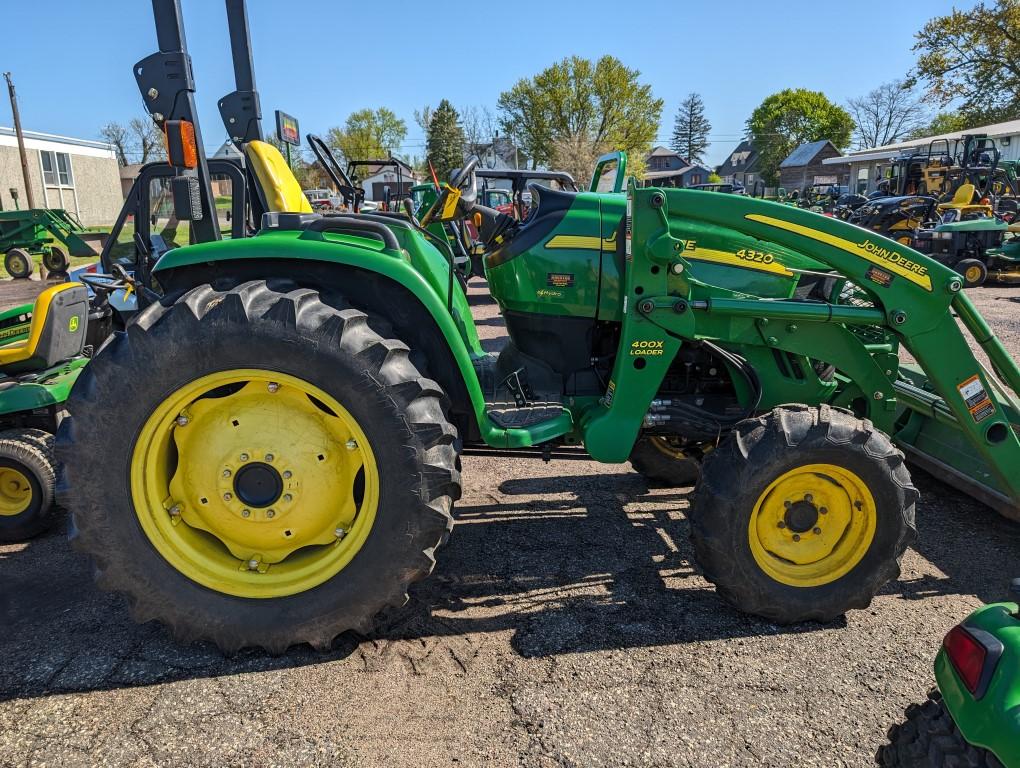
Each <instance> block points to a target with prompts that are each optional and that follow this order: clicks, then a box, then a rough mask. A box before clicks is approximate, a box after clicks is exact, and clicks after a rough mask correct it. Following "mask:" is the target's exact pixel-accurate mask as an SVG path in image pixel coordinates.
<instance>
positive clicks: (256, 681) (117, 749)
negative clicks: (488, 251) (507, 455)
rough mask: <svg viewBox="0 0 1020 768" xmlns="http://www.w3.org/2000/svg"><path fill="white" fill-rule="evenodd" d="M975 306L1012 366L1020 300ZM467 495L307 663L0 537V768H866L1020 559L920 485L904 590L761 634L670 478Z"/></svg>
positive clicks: (992, 522)
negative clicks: (712, 574)
mask: <svg viewBox="0 0 1020 768" xmlns="http://www.w3.org/2000/svg"><path fill="white" fill-rule="evenodd" d="M2 292H3V288H2V287H0V295H2ZM472 293H473V294H474V296H473V299H474V301H475V304H476V310H477V315H478V317H479V319H480V321H481V325H480V330H481V331H482V333H483V335H484V336H485V337H486V344H487V345H488V346H490V347H491V348H493V349H495V348H498V346H499V344H500V343H501V341H500V339H501V337H502V333H503V331H502V327H501V323H500V322H499V319H498V315H497V314H496V312H495V309H494V307H493V305H492V304H491V302H489V301H488V300H487V299H486V297H485V296H484V293H483V287H482V285H481V284H476V287H475V288H473V290H472ZM972 296H973V298H974V299H975V300H976V302H977V303H978V305H979V307H980V308H981V310H982V311H983V312H984V313H985V316H986V317H987V318H988V319H989V321H990V322H991V323H992V325H993V327H995V328H996V330H997V331H998V332H999V333H1000V334H1001V337H1002V339H1003V341H1004V342H1005V343H1006V344H1007V345H1008V347H1009V348H1010V350H1011V352H1012V353H1013V354H1014V355H1015V356H1018V357H1020V307H1018V306H1017V304H1018V303H1020V288H1015V287H1014V288H988V289H979V290H975V291H973V292H972ZM464 480H465V487H464V497H463V500H462V501H461V502H460V503H459V504H458V507H457V514H458V524H457V527H456V530H455V531H454V534H453V537H452V539H451V541H450V543H449V545H448V546H447V547H446V548H445V549H444V550H443V551H442V552H441V555H440V558H439V565H438V567H437V569H436V572H435V573H434V574H433V576H432V577H431V578H430V579H429V580H428V581H427V582H425V583H423V584H422V585H420V586H419V588H418V589H417V590H416V591H415V592H414V593H413V595H412V601H411V604H410V605H409V606H408V608H407V609H406V610H405V612H404V613H403V614H402V616H401V619H400V620H399V622H398V623H397V624H395V625H394V626H391V627H389V628H388V629H387V630H386V631H384V632H381V633H379V634H378V635H377V636H374V637H371V638H364V639H360V641H359V640H358V639H349V640H341V641H338V643H337V644H336V646H335V648H334V649H333V650H332V651H331V652H329V653H326V654H318V653H314V652H312V651H311V650H309V649H305V648H298V649H292V650H291V651H290V652H289V653H288V654H287V655H285V656H283V657H278V658H273V657H270V656H267V655H265V654H262V653H257V652H246V653H242V654H239V655H237V656H235V657H232V658H224V657H223V656H222V655H220V654H219V653H218V652H217V651H216V650H215V649H213V648H210V647H207V646H190V647H182V646H178V645H176V644H174V643H173V642H171V641H170V640H169V639H168V637H167V635H166V633H165V632H164V631H163V630H162V629H161V628H160V627H159V626H157V625H153V624H148V625H144V626H136V625H134V624H133V623H132V622H131V620H130V618H129V617H128V615H127V611H126V608H125V606H124V604H123V602H122V600H121V599H120V598H117V597H113V596H110V595H107V594H104V593H101V592H99V591H98V590H96V588H95V587H94V586H93V585H92V582H91V580H90V578H89V574H88V569H87V566H86V564H85V562H84V561H83V559H82V558H81V557H80V556H79V555H77V554H74V553H72V552H71V551H69V548H68V547H67V545H66V543H65V541H64V531H56V532H54V533H52V534H51V535H48V536H46V537H43V538H41V539H38V540H35V541H33V542H31V543H29V544H27V545H17V546H6V547H0V658H2V659H3V663H2V666H0V766H4V767H6V766H22V765H47V764H48V765H62V766H76V765H167V764H174V765H194V766H203V765H259V766H261V765H267V766H268V765H331V766H383V765H385V766H452V765H463V766H511V765H520V766H584V767H585V768H587V767H589V766H590V767H595V766H712V767H713V768H715V767H719V766H761V765H767V766H790V765H797V766H864V765H868V764H870V763H872V761H873V759H874V753H875V751H876V749H877V748H878V747H879V746H880V745H881V744H882V743H883V741H884V739H885V732H886V730H887V728H888V727H889V726H890V725H891V724H893V723H896V722H898V721H899V720H901V719H902V713H903V710H904V708H905V707H906V706H907V705H908V704H909V703H911V702H915V701H921V700H923V698H924V694H925V691H926V690H927V689H928V687H929V686H930V685H931V684H932V671H931V664H932V660H933V657H934V654H935V651H936V649H937V647H938V644H939V642H940V640H941V638H942V635H943V634H944V633H945V632H946V630H947V629H948V628H949V627H950V626H952V625H953V624H954V623H956V622H957V621H959V620H960V619H961V618H962V617H963V616H965V615H966V614H967V613H968V612H969V611H971V610H972V609H973V608H975V607H977V606H978V605H979V604H980V603H981V602H982V601H987V600H995V599H999V598H1002V597H1003V596H1004V595H1005V591H1006V586H1007V581H1008V577H1009V576H1010V575H1011V574H1016V573H1017V567H1018V566H1017V563H1018V562H1020V527H1018V526H1016V525H1014V524H1011V523H1009V522H1007V521H1005V520H1003V519H1001V518H999V517H998V516H996V515H995V514H994V513H992V512H990V511H989V510H987V509H986V508H984V507H982V506H980V505H979V504H977V503H975V502H973V501H971V500H970V499H968V498H967V497H965V496H962V495H960V494H959V493H957V492H955V491H954V490H952V489H950V488H948V487H947V486H945V485H942V484H940V483H939V482H937V481H936V480H934V479H932V478H930V477H928V476H926V475H924V474H923V473H921V472H920V471H918V472H915V480H916V482H917V484H918V486H919V487H920V488H921V491H922V494H923V495H922V500H921V502H920V504H919V506H918V510H917V517H918V523H919V528H920V537H919V539H918V541H917V544H916V546H915V547H914V548H913V549H911V550H910V551H908V552H907V554H906V556H905V557H904V560H903V573H902V576H901V578H900V580H899V581H897V582H895V583H892V584H890V585H888V586H887V587H886V588H885V590H884V591H883V592H882V594H881V595H880V596H879V597H878V598H877V599H876V600H875V601H874V603H873V604H872V606H871V609H870V610H865V611H854V612H853V613H851V614H849V615H848V616H847V617H846V619H845V620H844V621H840V622H838V623H836V624H833V625H828V626H819V625H803V626H797V627H792V628H791V627H778V626H775V625H772V624H768V623H765V622H762V621H757V620H755V619H752V618H748V617H746V616H742V615H740V614H738V613H736V612H735V611H733V610H731V609H730V608H728V607H727V606H726V605H725V604H724V603H722V602H721V601H720V600H719V599H717V597H716V596H715V594H714V592H713V590H712V589H711V587H710V585H709V584H707V583H706V582H705V581H704V580H703V579H702V578H701V577H700V576H699V575H698V574H697V572H696V570H695V569H694V567H693V566H692V562H691V561H692V552H691V546H690V543H689V541H688V524H687V521H686V519H685V517H684V511H685V509H686V508H687V505H688V503H689V497H690V489H660V488H649V487H648V485H647V484H646V483H645V481H644V480H643V479H642V478H641V477H640V476H639V475H637V474H635V473H634V472H632V471H631V470H630V468H629V466H628V465H612V466H607V465H599V464H595V463H591V462H580V461H563V462H557V463H552V464H544V463H542V462H541V461H536V460H527V459H517V460H501V459H492V458H480V457H466V458H465V460H464Z"/></svg>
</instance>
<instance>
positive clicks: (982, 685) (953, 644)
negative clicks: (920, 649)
mask: <svg viewBox="0 0 1020 768" xmlns="http://www.w3.org/2000/svg"><path fill="white" fill-rule="evenodd" d="M942 647H943V648H944V649H945V651H946V656H948V657H949V661H950V663H951V664H952V665H953V669H955V670H956V673H957V674H958V675H959V676H960V679H961V680H962V681H963V684H964V685H965V686H966V687H967V690H968V691H970V692H971V694H972V695H973V696H974V698H975V699H980V698H981V697H982V696H984V694H985V691H986V690H987V689H988V683H989V682H990V681H991V679H992V673H993V672H995V666H996V664H998V662H999V657H1000V656H1001V655H1002V650H1003V647H1002V643H1001V642H999V641H998V640H997V639H996V638H995V637H993V636H992V635H990V634H988V633H987V632H985V631H983V630H980V629H976V628H974V627H967V626H966V625H964V624H960V625H958V626H955V627H953V628H952V629H951V630H949V634H948V635H946V638H945V640H943V641H942Z"/></svg>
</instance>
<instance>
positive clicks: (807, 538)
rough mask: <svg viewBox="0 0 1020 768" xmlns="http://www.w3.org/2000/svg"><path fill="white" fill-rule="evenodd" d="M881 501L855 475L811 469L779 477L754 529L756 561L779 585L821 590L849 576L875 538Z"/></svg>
mask: <svg viewBox="0 0 1020 768" xmlns="http://www.w3.org/2000/svg"><path fill="white" fill-rule="evenodd" d="M876 522H877V515H876V510H875V500H874V497H872V495H871V491H870V490H869V489H868V487H867V485H866V484H865V483H864V481H863V480H861V478H860V477H858V476H857V475H856V474H855V473H853V472H851V471H850V470H848V469H845V468H843V467H838V466H835V465H833V464H807V465H804V466H801V467H797V468H796V469H791V470H790V471H788V472H785V473H783V474H782V475H780V476H779V477H778V478H776V479H775V480H774V481H772V483H771V484H770V485H769V487H768V488H766V489H765V491H764V493H762V494H761V496H760V497H758V501H757V503H756V504H755V505H754V512H753V514H752V515H751V521H750V525H749V526H748V541H749V543H750V546H751V553H752V554H753V555H754V559H755V561H756V562H757V563H758V565H759V566H760V567H761V569H762V570H763V571H765V573H767V574H768V575H769V576H770V577H771V578H773V579H775V580H776V581H778V582H780V583H782V584H787V585H789V586H791V587H818V586H821V585H823V584H829V583H831V582H833V581H836V580H837V579H839V578H840V577H842V576H844V575H846V574H847V573H849V572H850V571H851V570H852V569H853V568H854V566H856V565H857V564H858V563H859V562H860V561H861V559H862V558H863V557H864V555H865V554H867V552H868V549H869V548H870V547H871V542H872V540H873V539H874V538H875V528H876Z"/></svg>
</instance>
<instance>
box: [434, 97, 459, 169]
mask: <svg viewBox="0 0 1020 768" xmlns="http://www.w3.org/2000/svg"><path fill="white" fill-rule="evenodd" d="M425 150H426V152H427V153H428V159H429V161H430V162H431V163H432V167H433V168H435V170H436V175H437V176H438V177H439V180H440V181H447V180H449V178H450V175H451V172H452V171H454V170H455V169H457V168H459V167H460V166H461V165H463V163H464V129H463V128H462V127H461V124H460V115H459V114H457V110H456V109H454V108H453V105H452V104H451V103H450V102H449V101H447V100H446V99H443V100H442V101H441V102H439V106H438V107H436V109H435V111H434V112H433V113H432V119H431V120H430V121H429V128H428V133H427V134H426V138H425Z"/></svg>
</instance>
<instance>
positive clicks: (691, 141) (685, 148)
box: [670, 93, 712, 163]
mask: <svg viewBox="0 0 1020 768" xmlns="http://www.w3.org/2000/svg"><path fill="white" fill-rule="evenodd" d="M711 130H712V124H711V123H710V122H708V118H707V117H705V102H704V101H702V100H701V96H700V95H699V94H697V93H692V94H690V95H689V96H688V97H687V98H686V99H684V100H683V101H682V102H681V103H680V108H679V109H678V110H677V112H676V120H675V121H674V123H673V138H672V140H671V141H670V147H671V148H672V149H673V151H674V152H676V153H677V154H679V155H680V156H681V157H684V158H686V159H687V161H688V162H691V163H701V162H704V159H705V157H704V155H705V150H707V149H708V147H709V144H710V142H709V140H708V134H709V131H711Z"/></svg>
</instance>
